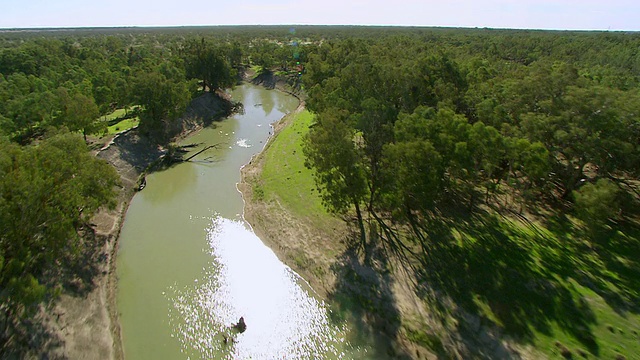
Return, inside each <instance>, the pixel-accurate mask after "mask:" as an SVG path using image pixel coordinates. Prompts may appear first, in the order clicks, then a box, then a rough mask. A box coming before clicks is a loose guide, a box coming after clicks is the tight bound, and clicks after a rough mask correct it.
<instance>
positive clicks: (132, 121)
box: [102, 106, 140, 135]
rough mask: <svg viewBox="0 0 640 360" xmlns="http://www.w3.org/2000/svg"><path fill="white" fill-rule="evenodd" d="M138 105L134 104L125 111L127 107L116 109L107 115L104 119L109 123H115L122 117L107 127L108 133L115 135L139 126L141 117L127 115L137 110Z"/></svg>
mask: <svg viewBox="0 0 640 360" xmlns="http://www.w3.org/2000/svg"><path fill="white" fill-rule="evenodd" d="M136 107H137V106H134V107H133V108H131V109H130V110H129V111H125V109H116V110H114V111H113V112H112V113H111V114H108V115H105V116H104V117H103V118H102V119H103V120H104V121H107V122H109V123H113V122H114V121H116V120H117V119H122V120H121V121H119V122H117V123H115V124H113V125H110V126H108V127H107V134H108V135H114V134H117V133H119V132H123V131H126V130H129V129H131V128H132V127H134V126H137V125H138V123H139V122H140V119H139V118H138V117H137V116H136V117H131V118H126V117H127V115H130V114H131V112H132V111H135V109H136Z"/></svg>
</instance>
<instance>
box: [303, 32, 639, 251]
mask: <svg viewBox="0 0 640 360" xmlns="http://www.w3.org/2000/svg"><path fill="white" fill-rule="evenodd" d="M639 44H640V37H638V36H637V35H630V34H606V33H603V34H590V33H585V34H560V33H536V32H520V33H506V34H499V35H497V36H496V35H490V34H487V33H485V32H479V33H469V34H464V33H461V34H458V33H450V34H445V35H443V36H438V35H437V34H429V35H426V36H424V37H423V36H413V37H412V36H389V37H384V38H382V39H380V40H372V39H346V40H339V41H329V42H326V43H324V44H323V45H322V46H319V47H318V48H317V49H315V50H314V51H313V53H311V54H310V55H309V62H308V64H307V65H306V75H305V77H304V80H305V85H306V88H307V89H308V92H309V97H310V99H309V101H308V104H309V108H310V109H312V110H313V111H315V112H316V113H317V114H318V117H317V124H316V125H315V127H314V128H313V129H312V131H311V133H310V135H309V137H308V139H307V146H306V150H307V156H308V160H309V165H310V166H312V167H313V168H314V169H315V170H316V173H317V180H318V185H319V187H320V188H321V189H322V194H323V199H324V200H325V202H326V204H327V205H328V206H329V207H330V208H331V209H332V210H334V211H336V212H339V213H344V212H346V211H350V210H351V209H355V212H356V215H357V218H358V219H360V222H362V219H363V214H361V213H362V209H364V211H366V213H367V214H368V215H370V217H371V218H372V219H375V221H376V222H377V223H378V225H380V226H381V229H382V230H383V233H386V235H387V239H388V240H392V239H396V240H398V239H397V234H396V232H394V231H391V229H392V227H394V226H395V224H396V223H401V224H406V225H410V227H411V228H412V229H413V230H414V235H415V236H418V237H421V236H423V229H424V227H425V226H426V225H425V221H427V220H428V219H429V218H430V217H432V216H437V214H438V213H440V212H441V211H442V207H443V206H444V207H448V206H450V205H451V204H452V203H453V202H456V201H457V202H459V203H464V204H466V206H467V207H468V208H469V210H473V209H474V208H475V207H476V206H478V205H480V204H489V205H492V206H493V205H506V206H507V207H510V208H512V209H513V208H518V209H519V211H522V209H523V206H525V207H527V206H528V207H529V208H530V210H532V211H535V209H536V208H537V207H539V206H547V205H551V206H553V207H556V208H557V207H565V208H566V207H569V208H574V209H575V210H579V211H578V212H579V214H582V215H585V214H591V215H589V216H590V218H589V219H586V218H585V220H589V223H591V224H593V221H595V220H597V221H596V223H599V224H601V223H602V222H603V221H607V220H615V219H616V218H620V217H623V216H625V215H627V213H626V211H627V210H629V207H628V206H627V207H625V206H623V205H624V204H628V203H629V201H631V200H632V199H634V198H635V196H634V192H636V191H637V190H636V186H635V185H632V184H633V183H634V180H636V179H637V176H638V169H640V149H639V148H638V144H639V141H640V119H639V118H638V114H639V113H640V93H639V91H638V90H639V88H638V81H639V78H638V72H637V69H638V68H639V66H640V56H638V55H637V49H638V45H639ZM336 139H340V140H339V141H336ZM594 197H595V198H597V200H596V199H594ZM507 199H508V200H507ZM587 199H590V200H587ZM595 204H599V206H603V207H607V208H609V211H606V212H602V211H594V210H593V209H590V208H589V207H590V206H595ZM594 217H596V218H599V219H594ZM360 227H361V228H362V229H363V231H362V233H363V241H364V239H365V238H364V224H361V225H360ZM396 242H397V243H396ZM396 242H393V241H392V242H391V243H392V244H394V243H395V245H398V246H401V245H402V244H401V242H399V241H396Z"/></svg>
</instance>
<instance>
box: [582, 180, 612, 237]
mask: <svg viewBox="0 0 640 360" xmlns="http://www.w3.org/2000/svg"><path fill="white" fill-rule="evenodd" d="M619 192H620V189H619V188H618V186H617V185H616V184H614V183H613V182H611V181H610V180H608V179H600V180H598V181H597V182H596V183H595V184H587V185H584V186H583V187H582V188H580V190H578V191H574V192H573V196H574V198H575V210H576V215H577V216H578V218H580V220H582V221H584V222H585V224H587V226H589V227H591V228H602V227H603V226H604V225H605V224H606V223H607V222H608V221H610V220H615V219H616V218H617V217H618V214H619V213H620V201H619V200H620V198H619Z"/></svg>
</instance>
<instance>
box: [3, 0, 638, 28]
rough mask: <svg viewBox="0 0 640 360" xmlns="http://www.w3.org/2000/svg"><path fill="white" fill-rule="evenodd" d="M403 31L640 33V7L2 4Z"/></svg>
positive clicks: (404, 0) (11, 23)
mask: <svg viewBox="0 0 640 360" xmlns="http://www.w3.org/2000/svg"><path fill="white" fill-rule="evenodd" d="M277 24H287V25H306V24H313V25H402V26H447V27H489V28H518V29H561V30H612V31H613V30H625V31H629V30H632V31H638V30H640V1H639V0H556V1H554V0H537V1H533V0H449V1H447V0H440V1H436V0H314V1H311V0H298V1H295V0H263V1H261V0H225V1H221V0H189V1H185V0H183V1H178V0H171V1H170V0H153V1H151V0H111V1H104V0H0V28H33V27H38V28H40V27H102V26H187V25H277Z"/></svg>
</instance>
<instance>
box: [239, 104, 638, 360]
mask: <svg viewBox="0 0 640 360" xmlns="http://www.w3.org/2000/svg"><path fill="white" fill-rule="evenodd" d="M312 122H313V116H312V115H311V114H310V113H309V112H307V111H302V112H299V113H297V114H295V115H294V117H293V118H291V119H289V121H287V122H286V124H288V125H287V126H285V127H284V128H282V129H281V130H280V131H279V133H278V135H277V137H276V138H275V139H274V140H273V141H272V142H270V144H269V145H268V147H267V149H265V151H264V152H263V154H262V155H261V158H260V159H259V161H258V162H259V165H257V166H258V167H259V168H260V171H259V172H258V173H257V176H256V177H254V178H252V179H251V180H250V182H251V184H252V185H251V186H252V190H251V194H252V195H251V197H252V198H253V199H254V200H253V201H252V200H249V202H253V203H263V204H266V205H265V207H264V209H263V212H262V213H260V214H258V215H257V216H256V218H258V220H257V221H256V222H257V227H258V228H261V227H262V228H265V229H266V228H269V224H272V222H273V221H277V220H274V219H276V218H277V216H273V214H274V213H276V212H277V211H281V210H283V209H284V211H286V212H288V213H289V214H290V217H291V218H292V219H293V220H290V219H289V220H288V221H289V222H288V223H287V222H284V224H285V225H284V226H288V227H289V228H295V227H310V229H307V230H306V231H307V233H316V234H321V235H320V237H323V240H322V241H319V242H316V243H314V244H315V245H314V244H307V243H305V242H306V240H305V239H304V238H303V239H294V240H293V243H290V244H288V245H287V244H284V245H283V244H279V245H277V246H280V247H281V248H282V247H283V246H284V247H285V248H286V247H287V246H290V249H289V250H290V251H289V250H284V251H281V252H282V253H285V256H284V257H285V262H288V263H292V266H293V267H294V268H295V269H296V270H299V269H302V273H303V275H304V272H305V271H304V270H305V269H309V268H311V271H310V274H311V276H313V277H317V278H322V277H327V276H330V273H331V271H326V270H328V269H327V268H326V264H333V263H337V262H338V261H339V259H338V258H339V257H340V256H341V255H342V254H344V248H345V247H344V245H341V242H342V240H343V239H342V238H336V237H333V238H332V237H331V234H333V235H336V234H338V233H336V232H333V233H332V232H331V231H329V232H327V229H328V228H331V227H332V226H335V224H336V222H340V221H341V220H339V219H336V218H335V217H334V216H332V215H330V214H328V213H327V212H326V211H325V210H324V208H323V207H322V203H321V200H320V197H319V196H318V193H317V191H316V190H315V184H314V180H313V177H312V173H311V171H310V170H309V169H307V168H305V166H304V155H303V153H302V138H303V136H304V135H305V134H306V133H307V131H308V129H309V126H310V125H311V123H312ZM254 166H255V165H254ZM460 216H462V217H452V218H449V219H442V220H441V221H439V222H434V224H433V226H432V227H431V229H430V234H429V238H430V239H432V240H438V241H432V244H431V245H430V248H429V254H428V256H426V255H425V256H423V257H421V258H415V259H413V261H415V263H414V264H413V265H414V266H415V268H417V269H418V270H417V272H416V273H415V274H413V276H415V278H416V279H417V280H418V282H417V283H419V284H423V285H424V284H426V285H424V286H425V287H424V288H415V289H413V290H412V291H413V292H412V293H410V294H409V297H413V299H414V300H415V301H414V302H415V303H418V304H419V305H417V306H418V307H420V306H423V307H424V308H426V309H429V312H430V313H431V315H430V316H431V320H429V321H423V320H419V319H416V318H414V317H413V315H412V310H411V309H409V310H407V306H406V304H407V303H410V302H411V301H409V302H407V301H405V303H403V304H402V305H398V304H396V303H394V304H392V306H391V307H392V310H394V309H395V311H396V312H397V313H396V314H394V315H393V316H394V317H395V318H394V317H391V318H390V317H388V316H387V317H383V320H382V321H381V322H376V321H375V320H376V318H375V317H371V316H370V315H371V314H370V313H376V312H377V313H383V312H387V313H388V309H387V308H386V307H385V306H386V305H385V304H376V301H373V302H371V301H366V300H367V299H369V298H370V297H371V296H374V297H378V298H383V299H386V298H384V296H389V294H390V293H392V294H393V295H391V296H389V297H388V299H389V300H388V301H392V302H399V301H400V300H399V297H401V296H400V295H399V294H397V290H396V289H393V285H391V284H385V283H384V282H385V281H391V282H393V280H389V279H390V278H393V277H395V276H396V274H393V273H394V271H393V270H392V275H390V276H387V275H381V276H379V277H378V278H377V280H378V281H379V282H378V283H377V284H378V285H376V286H377V288H376V287H374V288H373V290H372V291H367V292H366V296H365V297H366V298H367V299H364V298H363V299H360V298H358V297H357V296H356V297H353V296H349V295H348V296H347V297H349V298H348V299H345V298H343V300H344V303H347V302H348V303H350V304H351V305H349V306H350V307H351V309H350V311H352V312H358V313H360V316H361V317H362V318H366V319H367V320H366V322H367V323H368V325H369V326H370V330H371V331H373V332H375V331H382V330H380V329H382V328H385V329H386V330H387V331H388V329H389V327H392V328H393V326H394V324H393V323H392V324H391V325H389V320H390V319H391V320H392V321H393V320H398V322H399V323H401V324H402V325H401V326H397V327H398V328H397V329H393V331H394V333H395V334H398V336H399V337H400V338H404V340H408V341H409V342H412V343H415V344H419V345H421V346H423V347H426V348H430V349H431V350H432V351H433V352H436V353H439V354H443V353H448V354H449V355H450V356H453V355H452V350H451V348H452V345H454V344H455V343H457V342H460V339H462V342H464V345H462V348H464V349H465V351H463V352H459V354H460V353H462V354H464V353H467V354H468V353H471V354H473V353H475V354H478V353H485V354H490V355H489V356H490V357H491V356H498V357H499V354H501V353H500V351H506V352H507V353H511V354H513V350H510V349H513V347H512V346H503V343H502V339H503V338H504V339H507V338H508V339H513V341H511V340H507V342H508V343H512V344H514V345H515V348H516V349H518V350H516V351H522V349H525V354H528V356H529V357H533V358H538V357H548V358H552V359H563V358H574V359H575V358H601V359H625V358H626V359H637V358H638V355H637V354H640V309H639V307H640V303H639V299H640V262H639V261H640V260H639V259H640V241H638V239H639V238H640V236H639V235H640V231H638V229H637V227H634V226H633V225H629V226H621V227H619V228H618V229H616V230H610V231H609V232H607V233H603V234H599V235H598V236H597V237H595V238H594V234H590V233H588V232H587V230H585V229H584V228H583V227H582V226H581V224H579V223H577V222H576V221H575V220H574V219H571V218H568V217H564V216H558V217H553V218H547V219H544V222H540V223H536V224H525V223H523V222H521V221H517V220H514V219H510V218H505V217H502V216H500V215H498V214H495V213H481V214H474V215H473V216H468V217H464V216H465V215H460ZM250 221H251V220H250ZM252 223H254V221H252ZM281 225H282V224H281ZM296 236H299V237H300V234H299V233H296ZM267 237H269V236H267ZM278 237H282V234H272V235H271V238H272V239H277V238H278ZM294 238H295V236H294ZM295 241H297V242H298V243H300V244H298V245H300V246H299V247H296V245H295ZM314 251H315V252H316V253H315V255H314ZM323 258H324V259H325V260H326V261H324V262H323V261H322V259H323ZM323 266H324V267H323ZM314 269H315V270H314ZM323 269H324V270H323ZM331 269H332V270H334V271H333V272H335V268H334V267H333V266H331ZM339 274H342V275H344V274H353V273H352V272H350V270H345V269H344V268H343V269H342V270H341V272H339ZM339 274H336V275H335V276H337V277H338V279H337V280H336V281H335V282H334V283H333V286H334V288H330V289H328V290H327V292H328V293H329V294H333V295H335V294H338V296H340V297H343V295H344V293H343V292H340V291H339V290H336V289H335V288H336V287H340V286H343V287H344V288H347V289H349V290H350V291H351V290H353V286H354V284H346V283H348V282H349V280H348V279H340V277H344V276H342V275H339ZM354 276H355V275H354ZM305 277H307V276H306V275H305ZM356 278H358V279H360V277H359V276H356ZM312 280H313V279H312ZM320 282H323V280H320ZM312 283H313V281H312ZM360 286H361V287H366V286H367V285H360ZM381 289H382V290H381ZM381 294H383V295H382V296H383V297H381ZM384 294H386V295H384ZM434 294H437V295H434ZM404 296H405V297H406V294H404ZM359 299H360V300H362V301H360V302H362V304H359V302H358V300H359ZM384 301H387V300H384ZM354 302H355V303H354ZM354 308H357V309H354ZM400 309H401V310H400ZM363 313H364V314H365V315H362V314H363ZM367 313H369V314H367ZM372 319H373V320H372ZM433 319H437V320H435V321H436V322H437V321H440V322H441V323H434V321H433ZM378 320H379V319H378ZM436 329H438V330H436ZM447 332H455V335H453V336H452V334H451V333H447ZM488 334H491V335H489V336H494V338H489V336H488ZM495 334H500V335H499V336H498V337H495ZM504 335H507V337H504ZM452 339H454V340H452ZM456 339H457V340H456ZM496 344H497V345H496ZM491 346H496V348H495V349H492V350H484V349H486V348H490V347H491ZM526 349H529V350H526ZM531 349H533V350H531ZM487 351H488V352H487ZM454 354H455V353H454ZM412 357H413V355H412ZM416 357H417V356H416ZM525 357H527V356H525Z"/></svg>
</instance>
